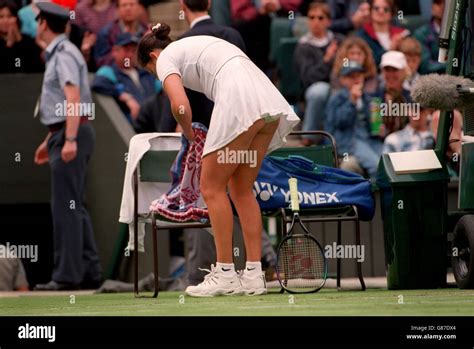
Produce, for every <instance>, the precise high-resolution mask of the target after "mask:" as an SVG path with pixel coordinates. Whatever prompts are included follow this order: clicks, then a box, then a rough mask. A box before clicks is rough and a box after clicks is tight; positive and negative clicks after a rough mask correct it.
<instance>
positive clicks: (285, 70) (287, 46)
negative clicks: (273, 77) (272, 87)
mask: <svg viewBox="0 0 474 349" xmlns="http://www.w3.org/2000/svg"><path fill="white" fill-rule="evenodd" d="M297 44H298V39H297V38H293V37H292V38H281V39H280V45H279V47H278V53H277V58H276V64H277V68H278V71H279V78H280V79H279V80H280V84H279V90H280V92H281V94H282V95H283V96H285V97H286V98H287V99H289V100H292V99H293V100H298V99H299V97H300V96H301V94H302V93H303V86H302V84H301V81H300V79H299V78H298V74H297V73H296V69H295V64H294V61H293V56H294V53H295V48H296V45H297Z"/></svg>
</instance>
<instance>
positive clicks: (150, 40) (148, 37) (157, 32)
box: [137, 23, 173, 67]
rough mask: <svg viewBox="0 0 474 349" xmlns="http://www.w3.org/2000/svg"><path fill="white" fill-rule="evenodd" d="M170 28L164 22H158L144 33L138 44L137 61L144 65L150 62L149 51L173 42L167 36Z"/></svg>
mask: <svg viewBox="0 0 474 349" xmlns="http://www.w3.org/2000/svg"><path fill="white" fill-rule="evenodd" d="M170 31H171V28H170V26H169V25H168V24H166V23H158V24H156V25H154V26H153V27H152V28H151V32H149V33H148V34H145V35H144V36H143V38H142V39H141V40H140V43H139V44H138V50H137V58H138V63H139V64H140V65H141V66H142V67H144V66H146V65H147V64H148V62H150V52H152V51H153V50H156V49H159V50H163V49H164V48H166V46H168V45H169V44H171V43H172V42H173V40H171V38H170V37H169V34H170Z"/></svg>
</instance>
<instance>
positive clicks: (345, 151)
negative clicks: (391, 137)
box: [325, 61, 382, 177]
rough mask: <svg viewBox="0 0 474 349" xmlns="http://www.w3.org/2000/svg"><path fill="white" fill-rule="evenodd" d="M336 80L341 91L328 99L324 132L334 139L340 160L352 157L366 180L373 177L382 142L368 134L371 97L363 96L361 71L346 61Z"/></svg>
mask: <svg viewBox="0 0 474 349" xmlns="http://www.w3.org/2000/svg"><path fill="white" fill-rule="evenodd" d="M339 78H340V84H341V85H342V86H343V88H342V89H340V90H339V91H337V92H336V93H335V94H334V95H332V96H331V98H330V99H329V102H328V105H327V109H326V113H327V120H326V127H325V129H326V130H327V131H328V132H329V133H331V134H332V135H334V137H335V139H336V142H337V148H338V152H339V155H340V156H342V157H343V158H348V157H349V156H353V157H354V158H355V159H356V161H357V162H358V164H359V166H360V167H361V168H362V169H364V170H365V171H366V172H367V173H368V174H369V176H371V177H375V174H376V172H377V165H378V162H379V159H380V155H381V153H382V141H381V138H380V137H379V135H373V133H372V131H371V124H370V123H371V119H370V117H371V115H370V112H371V111H370V97H369V95H368V94H367V93H366V92H364V78H365V74H364V68H363V67H362V66H361V65H360V64H359V63H357V62H354V61H349V62H348V63H347V64H344V65H343V66H342V67H341V69H340V70H339Z"/></svg>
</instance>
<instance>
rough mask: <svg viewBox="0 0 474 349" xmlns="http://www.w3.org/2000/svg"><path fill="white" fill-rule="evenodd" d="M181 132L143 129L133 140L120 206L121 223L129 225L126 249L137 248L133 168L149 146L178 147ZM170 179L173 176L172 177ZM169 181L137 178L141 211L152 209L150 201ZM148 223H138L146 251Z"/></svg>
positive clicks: (139, 242)
mask: <svg viewBox="0 0 474 349" xmlns="http://www.w3.org/2000/svg"><path fill="white" fill-rule="evenodd" d="M180 147H181V133H142V134H138V135H136V136H134V137H132V139H131V140H130V146H129V149H128V160H127V166H126V169H125V178H124V181H123V192H122V204H121V206H120V218H119V222H120V223H126V224H128V225H129V241H128V246H127V248H126V249H128V250H133V249H134V235H133V233H134V227H133V210H134V200H133V172H134V171H135V169H136V168H137V166H138V164H139V163H140V160H141V158H142V157H143V155H144V154H145V153H146V152H147V151H148V150H179V149H180ZM139 176H140V174H139ZM170 180H171V178H170ZM168 188H169V183H153V182H140V181H139V182H138V214H139V215H145V214H148V213H149V207H150V203H151V202H152V201H153V200H154V199H156V198H157V197H159V196H160V195H161V194H163V193H165V192H166V191H167V190H168ZM144 238H145V223H139V224H138V251H140V252H144V251H145V247H144Z"/></svg>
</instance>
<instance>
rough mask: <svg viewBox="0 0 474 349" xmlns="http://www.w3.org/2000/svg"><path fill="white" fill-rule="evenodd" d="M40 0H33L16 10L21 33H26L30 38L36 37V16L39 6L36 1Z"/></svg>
mask: <svg viewBox="0 0 474 349" xmlns="http://www.w3.org/2000/svg"><path fill="white" fill-rule="evenodd" d="M39 1H42V0H33V1H32V2H31V4H29V5H26V6H24V7H22V8H21V9H20V10H19V11H18V18H19V19H20V23H21V33H22V34H25V35H28V36H29V37H30V38H32V39H35V38H36V29H37V23H36V16H38V14H39V8H38V6H36V3H37V2H39Z"/></svg>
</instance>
